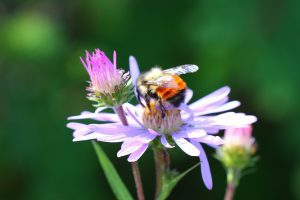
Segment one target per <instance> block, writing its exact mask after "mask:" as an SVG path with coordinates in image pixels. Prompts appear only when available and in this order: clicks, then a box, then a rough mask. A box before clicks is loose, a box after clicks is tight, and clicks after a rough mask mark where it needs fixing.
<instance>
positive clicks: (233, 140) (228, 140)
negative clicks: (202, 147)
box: [217, 126, 256, 170]
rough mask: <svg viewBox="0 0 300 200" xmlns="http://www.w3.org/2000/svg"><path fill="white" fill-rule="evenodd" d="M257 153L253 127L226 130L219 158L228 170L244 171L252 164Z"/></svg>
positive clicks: (218, 151)
mask: <svg viewBox="0 0 300 200" xmlns="http://www.w3.org/2000/svg"><path fill="white" fill-rule="evenodd" d="M255 151H256V145H255V139H254V138H253V137H252V127H251V126H245V127H240V128H229V129H226V130H225V135H224V145H223V146H222V147H221V148H219V149H218V150H217V158H218V159H219V160H220V161H221V162H222V163H223V165H224V166H225V168H227V169H228V168H235V169H239V170H242V169H244V168H245V167H247V166H248V165H249V164H251V163H252V162H251V161H252V156H253V154H254V153H255Z"/></svg>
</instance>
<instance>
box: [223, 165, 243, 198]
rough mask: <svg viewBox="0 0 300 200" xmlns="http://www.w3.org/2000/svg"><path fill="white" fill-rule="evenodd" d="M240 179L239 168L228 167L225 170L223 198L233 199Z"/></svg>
mask: <svg viewBox="0 0 300 200" xmlns="http://www.w3.org/2000/svg"><path fill="white" fill-rule="evenodd" d="M239 179H240V170H239V169H234V168H229V169H228V170H227V188H226V193H225V196H224V200H233V197H234V193H235V189H236V187H237V186H238V183H239Z"/></svg>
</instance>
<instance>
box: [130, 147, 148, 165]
mask: <svg viewBox="0 0 300 200" xmlns="http://www.w3.org/2000/svg"><path fill="white" fill-rule="evenodd" d="M148 146H149V145H148V144H144V145H143V146H141V147H140V148H139V149H138V150H136V151H135V152H133V153H132V154H130V156H129V157H128V159H127V160H128V161H129V162H135V161H137V160H138V159H139V158H140V157H141V156H142V155H143V154H144V153H145V151H146V150H147V148H148Z"/></svg>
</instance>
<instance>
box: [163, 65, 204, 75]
mask: <svg viewBox="0 0 300 200" xmlns="http://www.w3.org/2000/svg"><path fill="white" fill-rule="evenodd" d="M198 69H199V67H198V66H197V65H190V64H186V65H180V66H176V67H173V68H170V69H166V70H164V72H165V73H167V74H176V75H181V74H187V73H194V72H196V71H197V70H198Z"/></svg>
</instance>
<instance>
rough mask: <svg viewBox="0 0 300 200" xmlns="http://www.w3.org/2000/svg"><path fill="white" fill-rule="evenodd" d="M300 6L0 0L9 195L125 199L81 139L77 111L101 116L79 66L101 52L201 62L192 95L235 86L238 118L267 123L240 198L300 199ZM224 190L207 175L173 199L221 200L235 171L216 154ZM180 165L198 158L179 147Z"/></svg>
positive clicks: (149, 173) (191, 0) (0, 116)
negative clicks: (207, 182)
mask: <svg viewBox="0 0 300 200" xmlns="http://www.w3.org/2000/svg"><path fill="white" fill-rule="evenodd" d="M299 10H300V3H299V1H297V0H290V1H283V0H275V1H271V0H254V1H238V0H233V1H210V0H187V1H184V2H183V1H182V2H179V1H178V2H175V1H171V0H165V1H159V0H154V1H138V0H119V1H118V0H99V1H96V0H85V1H83V0H73V1H71V0H65V1H60V0H52V1H50V0H48V1H37V0H27V1H21V0H1V1H0V89H1V94H0V124H1V126H0V199H1V200H2V199H3V200H6V199H9V200H10V199H11V200H14V199H21V200H53V199H56V200H81V199H85V200H94V199H104V200H106V199H108V200H110V199H115V197H114V196H113V194H112V192H111V190H110V188H109V186H108V184H107V182H106V180H105V177H104V175H103V173H102V171H101V169H100V167H99V165H98V162H97V159H96V156H95V153H94V151H93V148H92V146H91V143H90V142H80V143H73V142H72V135H71V130H69V129H67V128H66V127H65V126H66V123H67V121H66V118H67V116H70V115H74V114H79V113H80V112H81V111H82V110H90V111H93V109H94V108H93V107H92V106H91V102H89V101H88V100H87V99H86V98H85V96H86V92H85V87H86V86H87V85H88V84H87V82H86V81H87V80H88V75H87V73H86V72H85V70H84V68H83V66H82V65H81V63H80V61H79V56H84V50H90V51H91V50H93V49H94V48H100V49H102V50H104V51H105V52H106V54H107V55H108V56H109V57H110V58H111V57H112V52H113V50H116V51H117V53H118V64H119V66H122V67H124V68H125V69H128V56H129V55H134V56H136V58H137V60H138V62H139V64H140V66H141V68H143V70H146V69H149V67H151V66H153V65H156V64H159V65H161V66H165V67H170V66H175V65H178V64H185V63H194V64H197V65H199V66H200V71H199V72H198V73H196V74H193V75H190V76H186V80H187V83H188V84H189V87H190V88H192V89H193V90H194V94H195V95H194V98H193V100H196V99H197V98H200V97H201V96H204V95H205V94H208V93H209V92H212V91H213V90H215V89H217V88H219V87H222V86H223V85H229V86H230V87H231V88H232V92H231V98H232V99H238V100H241V101H242V106H241V107H240V108H238V109H237V110H238V111H243V112H246V113H251V114H254V115H256V116H258V118H259V121H258V122H257V123H256V124H255V126H254V135H255V137H256V139H257V143H258V154H259V155H260V158H261V160H260V161H259V163H258V165H257V171H256V172H255V173H254V174H251V175H248V176H245V177H244V178H243V179H242V181H241V185H240V187H239V188H238V190H237V193H236V199H243V200H247V199H257V200H259V199H261V200H263V199H264V200H265V199H300V156H299V155H300V148H299V143H300V133H299V130H300V121H299V113H298V112H299V111H300V110H299V106H298V102H299V96H300V94H299V82H300V79H299V74H300V68H299V64H300V59H299V52H300V48H299V46H300V40H299V36H300V12H299ZM102 147H103V148H104V149H105V151H106V152H107V153H108V155H109V156H110V158H111V159H112V161H113V162H114V163H115V164H116V166H117V168H118V170H119V172H120V174H121V175H122V177H123V179H124V180H125V182H126V184H128V185H129V188H130V190H131V192H132V193H133V194H134V195H135V192H134V185H133V178H132V174H131V167H130V165H129V164H128V163H127V161H126V158H121V159H117V158H116V152H117V150H118V149H119V147H120V144H103V145H102ZM206 149H207V153H208V155H209V160H210V163H211V167H212V173H213V180H214V188H213V190H212V191H208V190H206V188H205V187H204V185H203V183H202V180H201V175H200V172H199V169H197V170H194V171H193V172H192V173H190V174H189V175H188V176H187V177H186V178H185V179H184V180H183V181H181V182H180V183H179V185H178V186H177V187H176V188H175V191H174V192H173V194H172V196H171V197H170V199H172V200H173V199H174V200H180V199H184V198H187V197H188V198H189V199H222V198H223V194H224V190H225V173H224V170H223V168H222V166H221V165H220V163H218V162H217V161H216V160H215V159H214V158H213V156H212V154H213V151H212V149H210V148H206ZM172 158H173V167H176V168H177V169H179V170H181V171H183V170H185V169H187V168H188V167H190V166H191V165H193V164H195V163H197V161H198V160H197V159H196V158H192V157H188V156H186V155H185V154H184V153H182V152H181V151H179V150H175V151H172ZM140 168H141V171H142V176H143V180H144V188H145V192H146V196H147V199H153V196H152V195H153V192H154V179H153V177H154V171H153V170H154V165H153V159H152V153H151V151H148V152H147V153H146V154H145V155H144V156H143V157H142V158H141V160H140Z"/></svg>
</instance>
